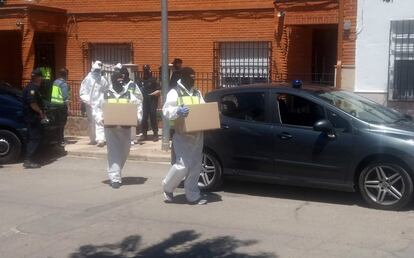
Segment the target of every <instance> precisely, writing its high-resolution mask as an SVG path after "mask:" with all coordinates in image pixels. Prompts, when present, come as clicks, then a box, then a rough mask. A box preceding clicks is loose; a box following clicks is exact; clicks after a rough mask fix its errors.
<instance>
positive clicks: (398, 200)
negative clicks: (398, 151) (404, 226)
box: [359, 161, 413, 210]
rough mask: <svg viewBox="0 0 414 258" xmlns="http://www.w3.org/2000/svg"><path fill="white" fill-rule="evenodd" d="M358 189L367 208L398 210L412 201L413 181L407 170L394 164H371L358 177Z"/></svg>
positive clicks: (378, 162)
mask: <svg viewBox="0 0 414 258" xmlns="http://www.w3.org/2000/svg"><path fill="white" fill-rule="evenodd" d="M359 189H360V192H361V195H362V197H363V198H364V200H365V201H366V202H367V203H368V205H369V206H371V207H373V208H376V209H381V210H399V209H402V208H403V207H404V206H406V205H407V204H408V203H409V202H411V200H412V199H413V180H412V177H411V175H410V174H409V173H408V172H407V170H406V169H405V168H404V167H403V166H401V165H399V164H397V163H394V162H380V161H377V162H373V163H371V164H369V165H368V166H366V167H365V168H364V169H363V170H362V172H361V174H360V176H359Z"/></svg>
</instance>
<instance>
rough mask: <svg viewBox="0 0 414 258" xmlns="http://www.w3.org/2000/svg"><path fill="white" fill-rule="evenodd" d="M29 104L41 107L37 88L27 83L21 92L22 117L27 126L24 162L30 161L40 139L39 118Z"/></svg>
mask: <svg viewBox="0 0 414 258" xmlns="http://www.w3.org/2000/svg"><path fill="white" fill-rule="evenodd" d="M31 103H37V105H38V106H39V107H40V108H41V107H42V98H41V95H40V92H39V87H38V86H37V85H35V84H33V83H29V85H27V87H26V88H25V89H24V90H23V115H24V121H25V122H26V126H27V139H28V142H27V145H26V156H25V160H30V161H31V160H32V158H33V155H34V154H35V153H36V151H37V149H38V148H39V145H40V142H41V139H42V126H41V117H40V115H39V113H37V112H36V111H34V110H33V109H32V108H31V107H30V104H31Z"/></svg>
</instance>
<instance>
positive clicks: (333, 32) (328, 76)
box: [312, 26, 338, 85]
mask: <svg viewBox="0 0 414 258" xmlns="http://www.w3.org/2000/svg"><path fill="white" fill-rule="evenodd" d="M312 38H313V40H312V41H313V49H312V81H313V82H317V83H320V84H328V85H333V83H334V79H335V65H336V60H337V48H338V46H337V42H338V29H337V28H336V26H321V27H317V28H314V29H313V33H312Z"/></svg>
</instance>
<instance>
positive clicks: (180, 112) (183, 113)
mask: <svg viewBox="0 0 414 258" xmlns="http://www.w3.org/2000/svg"><path fill="white" fill-rule="evenodd" d="M188 113H190V109H188V107H185V106H180V107H179V108H178V110H177V115H178V116H179V117H187V116H188Z"/></svg>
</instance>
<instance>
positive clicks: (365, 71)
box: [355, 0, 414, 95]
mask: <svg viewBox="0 0 414 258" xmlns="http://www.w3.org/2000/svg"><path fill="white" fill-rule="evenodd" d="M412 18H414V0H391V1H390V2H389V3H387V2H386V1H383V0H358V18H357V41H356V72H355V73H356V74H355V92H359V93H366V94H370V93H380V94H381V93H382V94H386V92H387V90H388V59H389V36H390V22H391V20H403V19H412ZM413 72H414V71H413ZM376 95H378V94H376Z"/></svg>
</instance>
